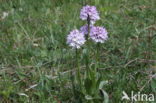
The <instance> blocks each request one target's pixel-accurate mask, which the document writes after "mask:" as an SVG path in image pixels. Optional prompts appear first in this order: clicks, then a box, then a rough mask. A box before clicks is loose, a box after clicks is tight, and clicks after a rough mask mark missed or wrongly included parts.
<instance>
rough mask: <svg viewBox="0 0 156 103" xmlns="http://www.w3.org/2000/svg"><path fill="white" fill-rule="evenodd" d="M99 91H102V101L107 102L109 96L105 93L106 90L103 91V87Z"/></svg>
mask: <svg viewBox="0 0 156 103" xmlns="http://www.w3.org/2000/svg"><path fill="white" fill-rule="evenodd" d="M100 91H101V92H102V94H103V96H104V101H103V103H108V102H109V96H108V94H107V92H106V91H104V90H103V89H100Z"/></svg>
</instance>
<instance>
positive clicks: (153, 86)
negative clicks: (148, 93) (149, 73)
mask: <svg viewBox="0 0 156 103" xmlns="http://www.w3.org/2000/svg"><path fill="white" fill-rule="evenodd" d="M151 87H152V90H153V91H154V92H155V93H156V79H153V80H152V82H151Z"/></svg>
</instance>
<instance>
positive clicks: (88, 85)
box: [84, 78, 92, 94]
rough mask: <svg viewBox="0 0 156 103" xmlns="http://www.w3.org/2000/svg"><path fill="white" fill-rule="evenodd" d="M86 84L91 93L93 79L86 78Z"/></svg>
mask: <svg viewBox="0 0 156 103" xmlns="http://www.w3.org/2000/svg"><path fill="white" fill-rule="evenodd" d="M84 85H85V88H86V91H87V93H88V94H90V93H91V88H92V80H90V79H88V78H87V79H86V80H85V84H84Z"/></svg>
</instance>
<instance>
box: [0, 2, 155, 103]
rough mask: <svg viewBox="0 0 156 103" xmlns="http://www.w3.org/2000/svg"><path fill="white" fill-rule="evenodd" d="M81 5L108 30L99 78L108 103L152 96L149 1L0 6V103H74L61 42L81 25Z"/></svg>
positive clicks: (69, 58)
mask: <svg viewBox="0 0 156 103" xmlns="http://www.w3.org/2000/svg"><path fill="white" fill-rule="evenodd" d="M86 4H89V5H95V6H96V7H97V10H98V11H99V13H100V17H101V19H100V20H99V21H98V22H97V23H96V24H95V25H101V26H104V27H105V28H106V29H107V30H108V36H109V39H108V40H107V41H106V42H105V43H104V44H102V47H101V49H100V68H99V72H100V73H101V74H102V75H103V80H107V81H108V84H107V85H106V86H105V87H104V89H105V90H106V91H107V93H108V94H109V99H110V103H122V101H121V97H122V91H123V90H124V91H126V92H127V93H128V94H130V93H131V91H132V90H133V91H134V92H136V93H137V92H138V91H141V92H142V93H146V94H149V93H153V94H156V88H155V87H156V79H155V78H156V7H155V6H156V2H154V0H0V103H27V102H30V103H75V100H74V98H73V93H72V88H71V81H70V72H71V70H72V72H74V71H75V63H74V62H75V59H74V52H73V51H72V50H71V48H69V47H68V46H67V45H66V36H67V35H68V34H69V32H70V31H71V30H72V29H75V28H77V29H79V28H80V26H82V25H83V24H85V22H82V21H81V20H80V18H79V15H80V10H81V8H82V6H84V5H86ZM92 45H93V46H92V48H94V47H95V45H94V44H92ZM92 51H94V49H92ZM81 52H82V54H83V52H84V51H83V49H82V51H81ZM91 59H93V61H94V58H91ZM81 66H82V69H84V58H83V56H82V57H81ZM155 96H156V95H155ZM123 103H129V102H128V101H124V102H123Z"/></svg>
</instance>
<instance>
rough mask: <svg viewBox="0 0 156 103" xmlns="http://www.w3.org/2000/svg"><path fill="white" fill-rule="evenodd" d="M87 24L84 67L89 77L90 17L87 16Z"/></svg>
mask: <svg viewBox="0 0 156 103" xmlns="http://www.w3.org/2000/svg"><path fill="white" fill-rule="evenodd" d="M87 24H88V35H87V36H86V40H87V52H86V69H87V77H89V68H90V43H89V34H90V18H89V16H88V18H87Z"/></svg>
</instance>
